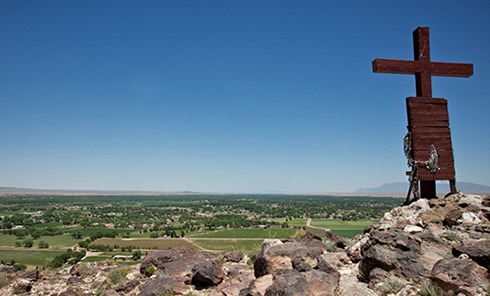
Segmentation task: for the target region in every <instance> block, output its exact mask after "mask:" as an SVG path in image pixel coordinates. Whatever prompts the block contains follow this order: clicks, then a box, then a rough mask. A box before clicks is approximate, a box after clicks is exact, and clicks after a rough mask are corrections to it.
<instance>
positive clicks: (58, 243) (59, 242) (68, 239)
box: [33, 235, 80, 249]
mask: <svg viewBox="0 0 490 296" xmlns="http://www.w3.org/2000/svg"><path fill="white" fill-rule="evenodd" d="M42 240H43V241H45V242H47V243H48V244H49V248H50V249H51V248H54V249H57V248H58V249H59V248H71V247H73V246H74V245H76V244H78V242H79V241H80V240H79V239H74V238H73V237H72V236H71V235H54V236H41V238H39V239H36V240H34V247H33V248H37V245H38V244H39V241H42Z"/></svg>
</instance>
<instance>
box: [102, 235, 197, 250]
mask: <svg viewBox="0 0 490 296" xmlns="http://www.w3.org/2000/svg"><path fill="white" fill-rule="evenodd" d="M93 244H94V245H106V246H119V247H127V246H133V247H134V248H137V249H143V250H152V249H153V250H155V249H156V250H167V249H171V248H173V247H188V248H194V249H195V248H196V246H194V245H193V244H192V243H191V242H189V241H187V240H185V239H180V238H153V239H144V238H143V239H133V238H129V239H125V238H99V239H97V240H95V241H94V242H93Z"/></svg>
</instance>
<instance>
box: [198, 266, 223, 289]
mask: <svg viewBox="0 0 490 296" xmlns="http://www.w3.org/2000/svg"><path fill="white" fill-rule="evenodd" d="M192 273H193V276H192V284H193V285H195V286H196V287H198V288H208V287H211V286H216V285H218V284H219V283H221V281H222V280H223V278H224V277H225V274H224V272H223V268H222V267H221V264H219V262H218V261H216V260H209V261H203V262H201V263H198V264H196V265H195V266H194V267H193V268H192Z"/></svg>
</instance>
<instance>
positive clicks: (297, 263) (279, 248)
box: [254, 242, 323, 278]
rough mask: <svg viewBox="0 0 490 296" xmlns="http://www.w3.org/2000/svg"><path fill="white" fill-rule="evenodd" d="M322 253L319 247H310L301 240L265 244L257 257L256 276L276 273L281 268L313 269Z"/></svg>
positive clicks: (255, 263) (255, 264)
mask: <svg viewBox="0 0 490 296" xmlns="http://www.w3.org/2000/svg"><path fill="white" fill-rule="evenodd" d="M322 253H323V251H322V250H321V249H319V248H310V247H307V246H304V245H303V244H301V243H299V242H286V243H281V244H272V245H271V246H270V247H269V246H268V245H265V246H263V248H262V250H261V252H260V253H259V254H258V255H257V256H256V258H255V262H254V273H255V277H257V278H258V277H261V276H264V275H266V274H274V273H275V272H276V271H278V270H281V269H297V270H299V271H307V270H311V269H313V268H315V267H316V266H317V264H318V260H317V257H318V256H319V255H321V254H322Z"/></svg>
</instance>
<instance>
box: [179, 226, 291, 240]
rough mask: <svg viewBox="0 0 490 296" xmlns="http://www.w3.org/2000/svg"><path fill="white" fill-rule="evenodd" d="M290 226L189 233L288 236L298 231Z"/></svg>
mask: <svg viewBox="0 0 490 296" xmlns="http://www.w3.org/2000/svg"><path fill="white" fill-rule="evenodd" d="M296 231H297V230H296V229H290V228H268V229H258V228H239V229H227V230H219V231H213V232H207V233H199V234H192V235H189V236H188V237H189V238H193V237H196V238H288V237H290V236H292V235H293V234H295V233H296Z"/></svg>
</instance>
